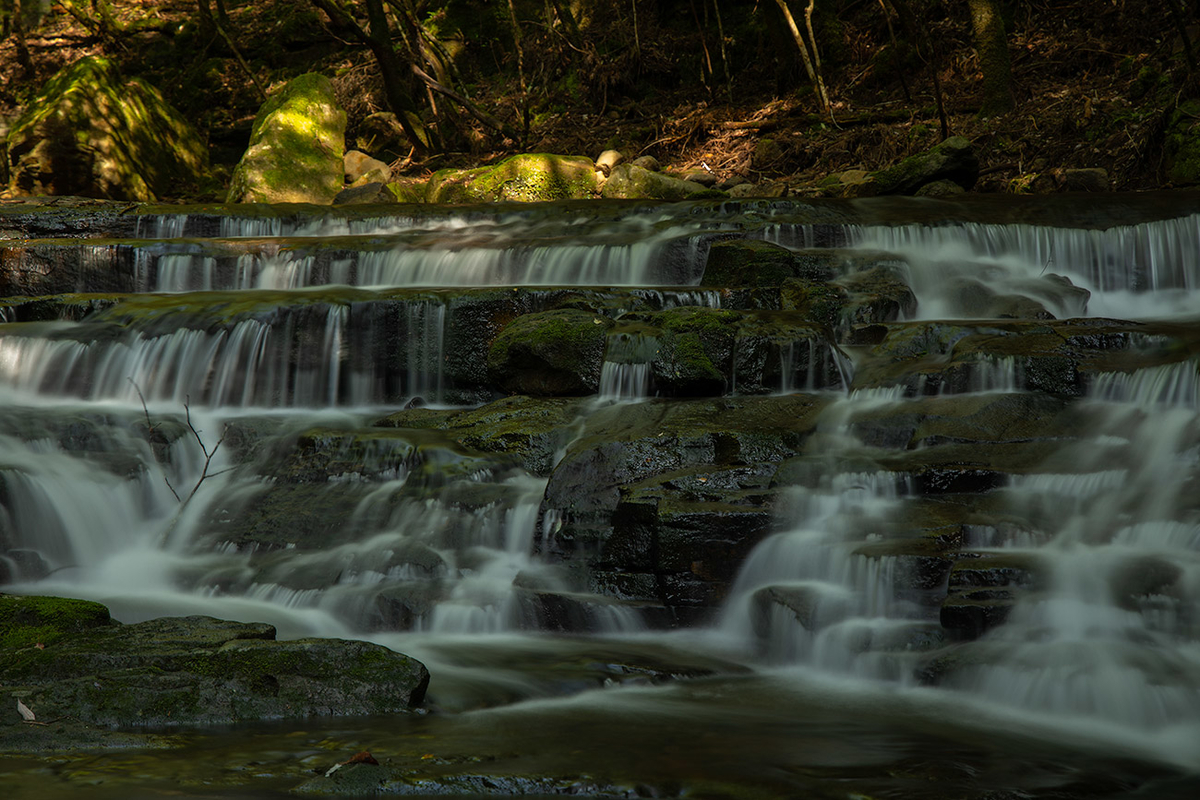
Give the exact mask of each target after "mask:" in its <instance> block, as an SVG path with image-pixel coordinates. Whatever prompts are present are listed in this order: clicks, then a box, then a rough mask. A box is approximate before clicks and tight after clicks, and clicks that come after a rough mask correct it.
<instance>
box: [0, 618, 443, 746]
mask: <svg viewBox="0 0 1200 800" xmlns="http://www.w3.org/2000/svg"><path fill="white" fill-rule="evenodd" d="M30 605H33V606H34V608H33V609H32V610H29V609H26V608H25V607H26V606H30ZM0 614H2V615H3V618H4V619H5V621H4V625H5V627H6V628H7V630H8V636H7V638H13V637H15V636H16V637H19V635H20V634H22V633H23V632H25V631H28V630H31V628H29V627H27V626H26V624H23V621H25V620H28V621H30V622H32V624H33V626H34V628H33V629H35V630H39V631H45V632H46V633H45V636H46V638H43V639H39V640H38V641H36V642H32V643H27V642H26V641H24V640H22V639H19V638H18V639H16V640H15V643H14V645H12V646H9V645H7V644H6V646H5V647H4V649H3V650H2V651H0V680H2V681H3V683H4V685H5V689H6V690H9V691H10V692H11V694H13V695H16V696H17V697H18V698H20V699H21V701H22V702H23V703H24V704H25V706H27V707H28V708H30V709H32V710H33V712H34V713H35V714H36V715H37V716H38V718H39V719H47V720H49V719H55V718H59V717H68V716H69V717H71V718H73V719H75V720H78V721H80V722H82V723H84V724H85V725H93V726H101V727H120V728H126V729H128V728H133V727H141V726H163V725H197V724H229V723H232V722H237V721H247V720H262V719H283V718H293V719H296V718H304V717H308V716H317V715H326V716H344V715H351V714H355V715H357V714H394V713H399V712H404V711H409V710H411V709H413V708H414V707H416V706H419V705H420V704H421V702H422V701H423V700H424V697H425V689H426V687H427V686H428V684H429V672H428V671H427V670H426V669H425V667H424V665H423V664H421V663H420V662H419V661H416V660H414V659H412V658H409V657H408V656H405V655H401V654H400V653H395V652H392V651H391V650H388V649H387V648H385V647H382V646H380V645H376V644H369V643H367V642H353V641H342V640H339V639H298V640H295V641H287V642H280V641H276V640H275V629H274V628H273V627H271V626H270V625H263V624H257V623H251V624H246V623H240V622H227V621H224V620H218V619H213V618H211V617H164V618H161V619H153V620H148V621H146V622H139V623H137V624H133V625H120V624H117V623H113V622H111V621H110V620H108V619H107V613H106V610H105V609H104V608H103V606H98V605H97V604H95V603H83V602H82V601H75V600H60V599H57V598H24V597H0ZM14 620H15V621H14ZM60 628H61V630H60ZM56 634H57V635H56ZM28 638H29V637H28V636H26V637H25V639H28ZM39 645H40V646H39ZM9 713H10V714H11V715H12V717H14V718H15V717H16V716H17V710H16V708H13V709H12V710H11V711H10V712H9Z"/></svg>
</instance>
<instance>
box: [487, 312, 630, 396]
mask: <svg viewBox="0 0 1200 800" xmlns="http://www.w3.org/2000/svg"><path fill="white" fill-rule="evenodd" d="M612 324H613V323H612V320H610V319H608V318H607V317H602V316H599V315H597V314H591V313H588V312H587V311H577V310H574V309H556V310H553V311H542V312H539V313H535V314H525V315H523V316H521V317H518V318H517V319H515V320H514V321H513V322H512V323H510V324H509V325H508V326H507V327H505V328H504V330H503V331H501V332H500V335H499V336H497V337H496V339H495V341H493V342H492V345H491V347H490V348H489V350H488V357H487V361H488V374H489V376H490V378H491V380H492V382H493V383H494V384H495V385H496V386H497V387H499V388H500V389H501V390H502V391H505V392H508V393H510V394H530V395H586V394H594V393H595V392H596V391H597V390H598V389H599V388H600V368H601V364H602V362H603V359H604V342H605V338H606V336H607V333H608V329H609V328H611V327H612Z"/></svg>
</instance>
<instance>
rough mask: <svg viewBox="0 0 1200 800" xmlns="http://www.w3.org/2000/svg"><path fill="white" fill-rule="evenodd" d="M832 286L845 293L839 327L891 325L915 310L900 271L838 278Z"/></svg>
mask: <svg viewBox="0 0 1200 800" xmlns="http://www.w3.org/2000/svg"><path fill="white" fill-rule="evenodd" d="M834 283H835V284H836V285H837V286H839V287H841V288H842V289H843V290H845V292H846V300H845V303H844V304H843V306H842V311H841V327H843V328H844V327H845V326H847V325H863V324H871V323H876V322H891V321H893V320H897V319H903V318H904V317H907V316H911V315H912V314H914V313H915V312H916V310H917V296H916V295H915V294H913V290H912V288H911V287H909V285H908V282H907V280H905V278H904V276H903V275H902V274H901V271H900V270H899V269H896V268H894V267H891V266H880V267H874V268H872V269H867V270H863V271H861V272H855V273H852V274H850V275H847V276H846V277H844V278H840V279H838V280H836V281H834Z"/></svg>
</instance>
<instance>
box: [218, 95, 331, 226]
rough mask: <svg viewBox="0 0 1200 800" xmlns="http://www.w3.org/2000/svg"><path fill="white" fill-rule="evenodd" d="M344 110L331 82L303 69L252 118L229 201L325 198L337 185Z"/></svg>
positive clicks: (326, 200)
mask: <svg viewBox="0 0 1200 800" xmlns="http://www.w3.org/2000/svg"><path fill="white" fill-rule="evenodd" d="M345 132H346V112H345V111H343V110H342V109H341V108H340V107H339V106H338V104H337V100H336V99H335V97H334V91H333V84H332V83H331V82H330V80H329V79H328V78H326V77H325V76H324V75H319V74H317V73H308V74H306V75H301V76H299V77H297V78H294V79H293V80H291V81H290V82H289V83H288V84H287V86H285V87H284V88H283V89H282V90H281V91H280V92H279V93H278V94H275V95H273V96H272V97H270V98H269V99H268V100H267V101H266V102H265V103H263V105H262V107H261V108H260V109H259V111H258V115H257V116H256V117H255V118H254V127H253V129H252V132H251V134H250V147H249V149H247V150H246V154H245V155H244V156H242V160H241V161H240V162H239V163H238V165H237V167H236V168H235V169H234V172H233V177H232V178H231V179H230V187H229V197H228V201H229V202H231V203H237V202H252V203H325V204H327V203H330V202H332V201H333V198H334V196H335V195H336V194H337V193H338V191H339V190H340V189H341V188H342V183H343V164H342V158H343V155H344V154H345V141H344V137H345Z"/></svg>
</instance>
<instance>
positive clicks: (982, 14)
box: [967, 0, 1013, 116]
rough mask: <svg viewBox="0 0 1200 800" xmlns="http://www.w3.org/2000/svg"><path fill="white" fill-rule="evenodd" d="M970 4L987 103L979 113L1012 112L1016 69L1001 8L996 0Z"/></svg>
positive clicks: (979, 0) (981, 107) (985, 102)
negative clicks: (1006, 36)
mask: <svg viewBox="0 0 1200 800" xmlns="http://www.w3.org/2000/svg"><path fill="white" fill-rule="evenodd" d="M967 6H968V8H969V10H970V12H971V27H972V28H973V29H974V31H975V52H976V53H978V54H979V69H980V70H981V71H982V72H983V103H982V104H981V106H980V108H979V113H980V114H982V115H983V116H992V115H995V114H1003V113H1005V112H1008V111H1012V108H1013V98H1012V68H1011V67H1010V65H1009V59H1008V41H1007V40H1006V39H1005V37H1004V20H1003V19H1001V17H1000V7H999V5H998V3H997V2H996V0H967Z"/></svg>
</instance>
